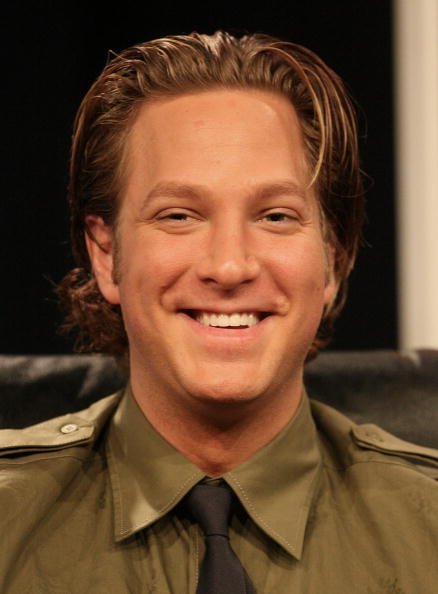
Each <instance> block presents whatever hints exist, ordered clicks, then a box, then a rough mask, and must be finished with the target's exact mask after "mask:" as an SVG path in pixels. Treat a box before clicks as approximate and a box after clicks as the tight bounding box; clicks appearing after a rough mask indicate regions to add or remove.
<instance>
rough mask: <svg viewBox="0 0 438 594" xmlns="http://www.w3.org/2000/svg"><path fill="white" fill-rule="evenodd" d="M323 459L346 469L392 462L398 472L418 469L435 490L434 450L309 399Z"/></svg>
mask: <svg viewBox="0 0 438 594" xmlns="http://www.w3.org/2000/svg"><path fill="white" fill-rule="evenodd" d="M311 407H312V415H313V418H314V420H315V424H316V426H317V430H318V433H319V435H320V438H321V442H322V449H323V450H324V453H325V459H326V462H327V463H328V464H329V465H332V466H333V467H337V468H339V469H343V470H346V469H348V468H350V467H353V466H355V465H364V466H363V469H364V471H365V469H366V468H367V467H368V469H370V467H374V469H375V470H376V468H377V467H379V466H386V467H388V466H393V467H396V468H397V469H398V473H399V474H400V473H401V474H403V471H404V473H405V474H407V475H410V473H412V472H414V473H418V474H422V475H423V476H426V477H428V478H429V479H432V481H435V482H436V489H437V493H438V482H437V481H438V450H437V449H434V448H429V447H426V446H422V445H418V444H415V443H411V442H409V441H405V440H403V439H400V438H399V437H397V436H396V435H393V434H391V433H388V432H387V431H385V430H384V429H382V428H381V427H379V426H377V425H375V424H373V423H363V424H356V423H354V422H353V421H352V420H350V419H349V418H348V417H346V416H345V415H343V414H342V413H340V412H338V411H337V410H335V409H334V408H332V407H330V406H328V405H326V404H322V403H321V402H318V401H315V400H311Z"/></svg>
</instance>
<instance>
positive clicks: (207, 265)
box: [197, 221, 260, 291]
mask: <svg viewBox="0 0 438 594" xmlns="http://www.w3.org/2000/svg"><path fill="white" fill-rule="evenodd" d="M247 244H248V241H247V238H246V233H245V229H244V226H243V225H238V224H236V225H232V224H231V223H230V222H229V221H228V222H225V224H222V225H221V226H220V227H219V226H218V227H216V228H214V229H211V232H210V234H209V237H208V242H207V245H206V248H205V251H204V253H203V254H200V259H199V262H198V265H197V274H198V277H199V278H200V279H201V280H202V281H203V282H209V283H211V284H214V285H216V286H217V287H218V288H221V289H224V290H228V291H229V290H232V289H235V288H237V287H238V286H239V285H241V284H244V283H248V282H251V281H253V280H255V279H256V278H257V277H258V275H259V274H260V263H259V260H258V258H257V257H256V255H255V254H254V253H249V249H248V245H247Z"/></svg>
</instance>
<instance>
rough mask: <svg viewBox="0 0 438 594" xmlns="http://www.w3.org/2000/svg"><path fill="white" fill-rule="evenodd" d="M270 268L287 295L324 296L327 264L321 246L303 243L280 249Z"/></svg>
mask: <svg viewBox="0 0 438 594" xmlns="http://www.w3.org/2000/svg"><path fill="white" fill-rule="evenodd" d="M270 266H271V270H274V271H275V276H276V278H277V279H278V282H279V283H280V285H281V286H282V287H283V288H284V290H285V291H286V292H287V293H292V294H295V295H297V294H300V293H306V294H309V293H310V294H315V295H317V294H321V295H322V294H323V292H324V288H325V285H326V278H327V264H326V257H325V253H324V249H323V247H322V246H321V245H319V244H316V245H315V244H313V243H310V244H309V243H307V242H303V243H301V244H299V245H294V246H288V248H287V249H279V250H277V256H276V257H275V258H273V259H272V261H271V264H270Z"/></svg>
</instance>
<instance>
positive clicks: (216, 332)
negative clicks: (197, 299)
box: [177, 309, 273, 346]
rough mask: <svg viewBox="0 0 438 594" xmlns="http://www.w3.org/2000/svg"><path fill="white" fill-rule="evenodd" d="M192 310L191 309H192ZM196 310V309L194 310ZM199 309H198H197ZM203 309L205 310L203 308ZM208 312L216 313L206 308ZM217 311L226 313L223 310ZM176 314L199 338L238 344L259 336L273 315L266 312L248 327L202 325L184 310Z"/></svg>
mask: <svg viewBox="0 0 438 594" xmlns="http://www.w3.org/2000/svg"><path fill="white" fill-rule="evenodd" d="M192 311H193V310H192ZM196 311H198V310H196ZM199 311H200V310H199ZM203 311H205V310H203ZM208 312H209V313H216V312H212V311H211V310H208ZM249 312H251V313H256V311H255V310H248V309H246V310H245V311H244V312H242V313H249ZM217 313H226V312H224V311H223V310H222V311H220V312H217ZM231 313H238V312H236V310H233V311H232V312H231ZM177 315H178V316H180V317H181V318H182V319H183V320H184V322H185V323H187V324H188V325H189V327H190V328H191V329H192V330H193V331H194V332H195V333H196V334H197V335H198V336H199V337H201V338H204V339H207V340H208V339H211V340H214V339H216V340H217V341H220V342H225V341H226V342H234V343H239V344H240V345H242V346H243V345H244V343H249V342H253V341H254V340H256V339H257V338H259V337H260V336H261V335H262V334H263V333H264V332H265V330H266V329H267V326H268V325H269V324H270V322H271V320H272V318H273V315H272V314H268V315H266V316H265V317H264V318H263V319H262V320H260V321H259V322H258V323H257V324H256V325H255V326H251V327H248V328H217V327H214V326H204V325H203V324H201V323H200V322H198V321H197V320H196V319H195V318H193V317H191V316H190V315H189V314H188V313H187V310H186V311H179V312H178V314H177Z"/></svg>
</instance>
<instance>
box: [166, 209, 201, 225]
mask: <svg viewBox="0 0 438 594" xmlns="http://www.w3.org/2000/svg"><path fill="white" fill-rule="evenodd" d="M193 218H194V215H193V214H192V213H190V212H187V211H185V210H167V211H166V210H165V211H163V212H161V213H159V214H158V215H157V220H158V221H163V222H170V223H173V222H175V223H179V222H183V223H184V222H186V221H190V220H192V219H193Z"/></svg>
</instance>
